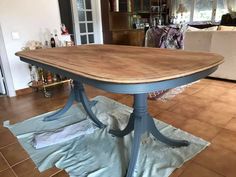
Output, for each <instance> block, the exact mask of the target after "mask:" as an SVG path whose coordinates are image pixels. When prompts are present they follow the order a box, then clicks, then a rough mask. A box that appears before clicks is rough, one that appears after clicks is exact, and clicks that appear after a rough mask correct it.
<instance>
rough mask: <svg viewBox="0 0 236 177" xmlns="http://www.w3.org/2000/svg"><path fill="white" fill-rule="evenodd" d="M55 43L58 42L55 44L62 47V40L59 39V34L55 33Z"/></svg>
mask: <svg viewBox="0 0 236 177" xmlns="http://www.w3.org/2000/svg"><path fill="white" fill-rule="evenodd" d="M55 43H56V44H55V46H56V47H61V41H60V40H59V38H58V35H57V34H55Z"/></svg>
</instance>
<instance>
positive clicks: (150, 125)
mask: <svg viewBox="0 0 236 177" xmlns="http://www.w3.org/2000/svg"><path fill="white" fill-rule="evenodd" d="M147 119H148V130H149V132H150V133H151V134H152V135H153V136H154V137H155V138H156V139H157V140H159V141H161V142H162V143H165V144H167V145H169V146H171V147H182V146H188V145H189V144H190V143H189V142H188V141H186V140H175V139H171V138H168V137H166V136H164V135H163V134H162V133H161V132H160V131H159V130H158V129H157V128H156V126H155V123H154V120H153V118H152V117H150V116H148V117H147Z"/></svg>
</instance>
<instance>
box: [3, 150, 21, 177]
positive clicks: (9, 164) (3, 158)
mask: <svg viewBox="0 0 236 177" xmlns="http://www.w3.org/2000/svg"><path fill="white" fill-rule="evenodd" d="M0 155H1V156H2V158H3V159H4V161H5V162H6V163H7V165H8V167H9V169H11V171H12V173H13V174H14V176H15V177H18V176H17V174H16V173H15V171H14V170H13V169H12V168H11V166H10V164H9V163H8V161H7V159H6V158H5V157H4V156H3V154H2V153H1V152H0ZM5 170H7V169H5ZM3 171H4V170H3Z"/></svg>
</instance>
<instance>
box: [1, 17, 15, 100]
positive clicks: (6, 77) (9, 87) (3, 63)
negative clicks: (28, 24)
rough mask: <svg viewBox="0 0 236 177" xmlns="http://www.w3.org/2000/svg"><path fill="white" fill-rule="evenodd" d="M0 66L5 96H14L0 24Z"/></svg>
mask: <svg viewBox="0 0 236 177" xmlns="http://www.w3.org/2000/svg"><path fill="white" fill-rule="evenodd" d="M0 65H1V66H2V72H3V78H4V81H5V86H6V94H7V95H8V96H10V97H13V96H16V92H15V88H14V84H13V79H12V75H11V69H10V65H9V60H8V57H7V51H6V47H5V43H4V38H3V32H2V27H1V22H0Z"/></svg>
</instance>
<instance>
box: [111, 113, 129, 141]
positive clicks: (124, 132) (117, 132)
mask: <svg viewBox="0 0 236 177" xmlns="http://www.w3.org/2000/svg"><path fill="white" fill-rule="evenodd" d="M133 130H134V116H133V113H132V114H131V115H130V118H129V122H128V124H127V126H126V127H125V128H124V130H122V131H120V130H109V133H110V134H112V135H114V136H117V137H123V136H125V135H128V134H129V133H130V132H132V131H133Z"/></svg>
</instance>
